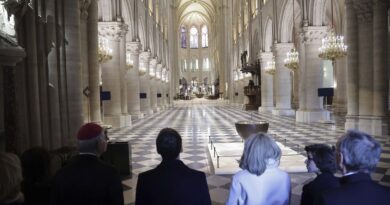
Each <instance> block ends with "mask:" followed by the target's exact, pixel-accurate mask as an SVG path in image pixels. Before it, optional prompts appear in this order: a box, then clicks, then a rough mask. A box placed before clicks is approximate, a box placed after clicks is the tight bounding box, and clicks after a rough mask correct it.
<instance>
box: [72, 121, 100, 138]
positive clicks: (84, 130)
mask: <svg viewBox="0 0 390 205" xmlns="http://www.w3.org/2000/svg"><path fill="white" fill-rule="evenodd" d="M102 132H103V128H102V127H101V126H100V125H98V124H95V123H87V124H85V125H83V126H81V127H80V129H79V131H78V133H77V139H78V140H90V139H93V138H95V137H98V136H99V135H100V134H102Z"/></svg>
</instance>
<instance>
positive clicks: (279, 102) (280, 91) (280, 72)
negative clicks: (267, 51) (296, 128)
mask: <svg viewBox="0 0 390 205" xmlns="http://www.w3.org/2000/svg"><path fill="white" fill-rule="evenodd" d="M292 47H293V44H292V43H277V44H274V46H273V50H274V54H275V67H276V73H275V76H274V80H275V86H276V87H275V89H276V93H275V96H276V107H275V109H274V110H272V114H273V115H283V116H293V115H294V114H295V110H293V109H291V95H292V84H291V83H292V79H291V74H290V70H289V69H288V68H286V67H285V66H284V59H285V58H286V54H287V52H288V51H290V50H291V48H292Z"/></svg>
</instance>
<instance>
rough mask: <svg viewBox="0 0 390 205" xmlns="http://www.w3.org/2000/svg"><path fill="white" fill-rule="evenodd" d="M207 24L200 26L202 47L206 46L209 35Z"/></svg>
mask: <svg viewBox="0 0 390 205" xmlns="http://www.w3.org/2000/svg"><path fill="white" fill-rule="evenodd" d="M208 35H209V34H208V31H207V26H206V25H204V26H203V27H202V47H203V48H206V47H208V46H209V36H208Z"/></svg>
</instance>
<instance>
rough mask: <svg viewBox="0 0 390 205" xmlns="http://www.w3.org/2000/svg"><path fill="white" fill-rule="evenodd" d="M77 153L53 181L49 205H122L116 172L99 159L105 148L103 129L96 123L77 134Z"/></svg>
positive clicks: (88, 124) (121, 191)
mask: <svg viewBox="0 0 390 205" xmlns="http://www.w3.org/2000/svg"><path fill="white" fill-rule="evenodd" d="M77 142H78V149H79V154H78V155H77V156H75V157H74V158H73V160H71V162H69V164H68V165H66V166H65V167H63V168H62V169H61V170H59V171H58V172H57V174H56V176H55V177H54V179H53V189H52V194H51V204H52V205H62V204H64V205H65V204H66V205H69V204H72V205H85V204H94V205H98V204H101V205H108V204H110V205H123V204H124V202H123V190H122V183H121V179H120V176H119V174H118V172H117V170H116V169H115V168H114V167H112V166H110V165H108V164H105V163H104V162H103V161H101V160H99V158H98V157H99V156H100V155H101V154H103V153H104V152H105V151H106V149H107V136H106V135H105V133H104V129H103V128H102V127H101V126H100V125H98V124H95V123H87V124H85V125H83V126H82V127H81V128H80V129H79V131H78V133H77Z"/></svg>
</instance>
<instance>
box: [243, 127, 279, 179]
mask: <svg viewBox="0 0 390 205" xmlns="http://www.w3.org/2000/svg"><path fill="white" fill-rule="evenodd" d="M281 155H282V151H281V150H280V148H279V146H278V145H277V144H276V142H275V141H274V140H273V139H272V138H271V137H270V136H269V135H267V134H265V133H256V134H253V135H251V136H250V137H249V138H247V139H246V140H245V145H244V152H243V154H242V157H241V161H240V168H241V169H246V170H248V171H249V172H250V173H252V174H255V175H257V176H259V175H261V174H263V173H264V171H265V170H266V169H267V167H276V166H278V165H279V160H280V157H281Z"/></svg>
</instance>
